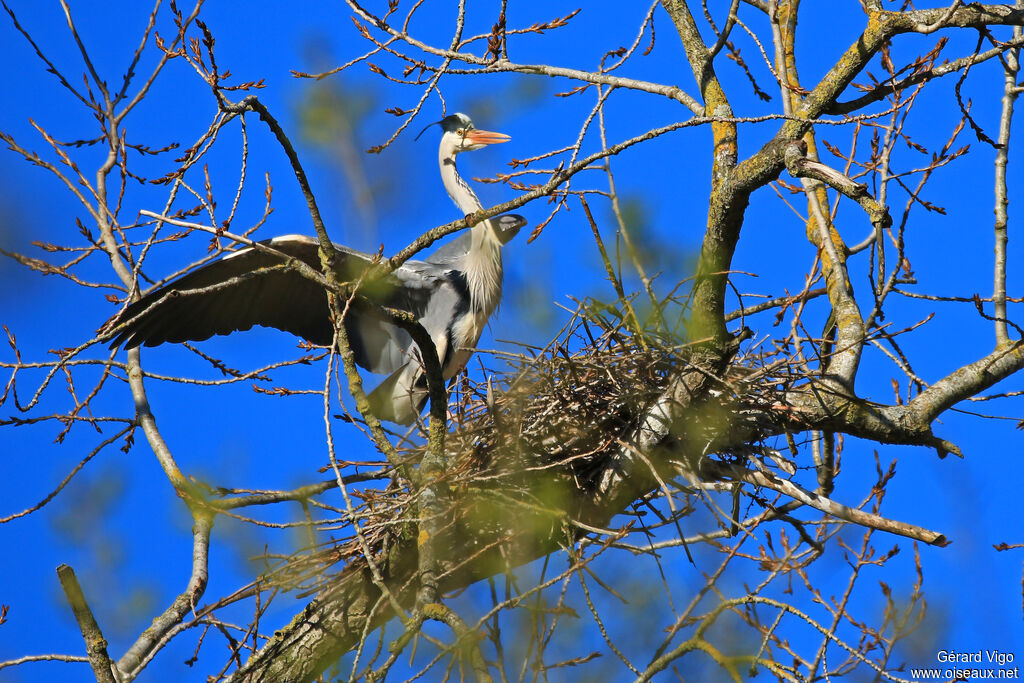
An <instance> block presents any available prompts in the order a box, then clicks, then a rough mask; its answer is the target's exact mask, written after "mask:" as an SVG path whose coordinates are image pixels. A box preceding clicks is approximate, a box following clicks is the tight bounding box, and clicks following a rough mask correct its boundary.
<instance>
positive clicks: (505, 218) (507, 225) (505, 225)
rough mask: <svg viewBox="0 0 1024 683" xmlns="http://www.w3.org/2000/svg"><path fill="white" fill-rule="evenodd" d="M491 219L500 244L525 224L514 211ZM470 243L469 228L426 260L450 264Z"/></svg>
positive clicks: (460, 255) (465, 250) (467, 248)
mask: <svg viewBox="0 0 1024 683" xmlns="http://www.w3.org/2000/svg"><path fill="white" fill-rule="evenodd" d="M491 221H493V222H494V227H495V229H496V230H497V232H498V239H500V240H501V243H502V244H508V242H509V241H510V240H511V239H512V238H513V237H515V236H516V234H517V233H518V232H519V230H520V228H522V227H523V226H524V225H526V219H525V218H523V217H522V216H519V215H517V214H514V213H506V214H502V215H500V216H495V217H494V218H492V219H491ZM472 243H473V236H472V234H471V233H470V231H469V230H466V231H464V232H463V233H462V234H461V235H459V236H458V237H457V238H455V239H454V240H452V241H451V242H448V243H447V244H444V245H442V246H441V247H439V248H438V249H437V250H435V251H434V253H432V254H431V255H430V256H428V257H427V258H426V261H427V262H428V263H438V264H450V263H452V262H453V261H455V260H456V259H458V258H460V257H462V256H464V255H465V254H466V252H468V251H469V247H470V245H471V244H472Z"/></svg>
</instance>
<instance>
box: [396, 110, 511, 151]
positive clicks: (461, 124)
mask: <svg viewBox="0 0 1024 683" xmlns="http://www.w3.org/2000/svg"><path fill="white" fill-rule="evenodd" d="M436 123H437V125H439V126H441V130H443V131H444V135H443V136H442V137H441V148H442V149H444V150H445V152H446V153H447V154H451V155H452V156H454V155H456V154H459V153H460V152H472V151H474V150H477V149H481V148H483V147H486V146H487V145H494V144H497V143H499V142H508V141H509V140H511V139H512V138H510V137H509V136H508V135H505V134H504V133H493V132H491V131H488V130H479V129H478V128H477V127H476V126H474V125H473V121H472V120H471V119H470V118H469V117H468V116H466V115H465V114H459V113H456V114H452V115H450V116H446V117H444V118H443V119H441V120H440V121H437V122H436ZM430 125H431V126H432V125H434V124H433V123H432V124H430ZM429 127H430V126H427V128H429ZM423 130H426V128H424V129H423ZM420 135H423V132H422V131H421V132H420ZM416 137H419V135H417V136H416Z"/></svg>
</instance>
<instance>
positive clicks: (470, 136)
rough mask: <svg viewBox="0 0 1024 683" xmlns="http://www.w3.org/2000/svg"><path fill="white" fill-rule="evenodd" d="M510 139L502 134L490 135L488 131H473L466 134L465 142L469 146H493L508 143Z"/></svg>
mask: <svg viewBox="0 0 1024 683" xmlns="http://www.w3.org/2000/svg"><path fill="white" fill-rule="evenodd" d="M511 139H512V138H511V137H509V136H508V135H505V134H504V133H492V132H491V131H489V130H477V129H475V128H474V129H473V130H471V131H469V132H467V133H466V137H465V141H466V142H468V143H469V144H471V145H494V144H497V143H499V142H508V141H509V140H511Z"/></svg>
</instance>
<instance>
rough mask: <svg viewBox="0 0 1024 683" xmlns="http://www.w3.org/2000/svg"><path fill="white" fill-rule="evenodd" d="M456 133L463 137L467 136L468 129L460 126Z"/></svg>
mask: <svg viewBox="0 0 1024 683" xmlns="http://www.w3.org/2000/svg"><path fill="white" fill-rule="evenodd" d="M455 134H456V135H461V136H462V137H465V136H466V129H465V128H459V129H458V130H457V131H455Z"/></svg>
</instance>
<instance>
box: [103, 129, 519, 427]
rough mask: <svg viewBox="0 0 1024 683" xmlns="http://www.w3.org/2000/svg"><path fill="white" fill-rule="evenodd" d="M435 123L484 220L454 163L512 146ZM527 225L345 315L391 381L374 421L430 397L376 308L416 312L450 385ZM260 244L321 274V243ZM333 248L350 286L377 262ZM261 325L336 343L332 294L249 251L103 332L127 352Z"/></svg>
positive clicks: (473, 239)
mask: <svg viewBox="0 0 1024 683" xmlns="http://www.w3.org/2000/svg"><path fill="white" fill-rule="evenodd" d="M437 123H438V124H439V125H440V126H441V129H442V131H443V134H442V136H441V144H440V147H439V150H438V163H439V165H440V169H441V179H442V181H443V183H444V187H445V189H446V190H447V191H448V195H449V196H450V197H451V198H452V200H453V201H454V202H455V204H456V206H458V207H459V210H460V211H462V213H463V214H470V213H473V212H475V211H479V210H481V209H482V208H483V205H482V204H481V203H480V200H479V199H478V198H477V196H476V193H474V192H473V190H472V188H470V186H469V185H468V184H467V183H466V181H465V180H463V179H462V177H461V176H460V175H459V173H458V170H457V169H456V165H455V160H456V157H457V156H458V155H459V154H461V153H462V152H467V151H472V150H477V149H481V148H483V147H485V146H486V145H491V144H496V143H500V142H507V141H508V140H509V139H510V138H509V136H507V135H504V134H502V133H493V132H489V131H484V130H478V129H477V128H475V127H474V125H473V122H472V121H471V120H470V119H469V117H468V116H466V115H465V114H452V115H451V116H447V117H445V118H444V119H442V120H441V121H438V122H437ZM431 125H434V124H431ZM428 128H429V126H428ZM424 130H426V129H424ZM421 135H422V133H421ZM417 137H418V136H417ZM525 224H526V221H525V219H523V218H522V217H521V216H517V215H514V214H506V215H502V216H498V217H496V218H493V219H488V220H484V221H481V222H479V223H477V224H476V225H474V226H473V227H472V228H471V229H470V231H469V233H468V234H464V235H462V236H460V237H459V238H458V239H456V240H455V241H454V242H452V243H450V244H447V245H445V246H443V247H441V248H440V249H438V250H437V252H435V253H434V254H433V255H431V256H430V257H428V258H427V259H425V260H423V261H413V260H410V261H407V262H406V263H405V264H403V265H402V266H400V267H399V268H397V269H396V270H395V271H394V272H392V273H391V274H390V275H389V276H388V277H387V278H385V282H384V283H383V285H382V286H378V287H374V288H372V289H371V290H370V291H368V292H367V291H363V290H360V294H361V295H362V296H363V298H364V299H367V300H369V301H370V302H371V304H370V305H367V304H366V303H365V302H363V301H357V302H355V305H354V306H352V307H350V308H349V311H348V313H347V314H346V317H345V329H346V332H347V334H348V338H349V342H350V345H351V347H352V350H353V352H354V354H355V359H356V362H357V363H358V364H359V365H360V366H362V367H364V368H366V369H367V370H370V371H371V372H375V373H381V374H388V375H389V376H388V377H387V379H385V380H384V381H383V382H382V383H381V384H380V386H378V387H377V388H376V389H375V390H374V391H373V392H372V393H371V394H370V404H371V410H372V412H373V413H374V414H375V415H377V417H379V418H381V419H385V420H390V421H392V422H397V423H400V424H410V423H411V422H413V420H415V419H416V416H417V415H418V414H419V413H420V411H421V410H422V408H423V405H424V403H425V402H426V398H427V390H426V377H425V374H424V371H423V367H422V363H421V361H420V359H419V350H418V348H417V347H416V345H415V344H414V343H413V341H412V339H411V337H410V336H409V334H408V333H407V332H405V331H404V330H401V329H400V328H398V327H396V326H394V325H392V324H390V323H388V322H386V321H385V320H384V318H383V316H382V315H381V314H380V313H379V312H378V313H377V314H376V315H375V314H374V310H373V305H372V304H373V303H376V304H380V305H386V306H389V307H393V308H398V309H402V310H406V311H410V312H412V313H414V314H415V315H416V317H417V319H418V320H419V322H420V323H421V324H422V325H423V327H424V329H425V330H426V331H427V333H428V334H429V335H430V338H431V340H432V341H433V342H434V346H435V348H436V349H437V355H438V359H439V360H440V362H441V368H442V374H443V376H444V379H445V380H448V379H450V378H452V377H454V376H455V375H456V374H458V373H459V371H461V370H462V368H463V367H465V365H466V363H467V362H468V361H469V359H470V357H471V356H472V354H473V349H474V348H475V347H476V344H477V342H478V341H479V340H480V335H481V333H482V332H483V329H484V326H485V325H486V324H487V321H488V319H489V318H490V316H491V314H492V313H494V311H495V309H496V308H497V307H498V302H499V300H500V299H501V282H502V262H501V247H502V246H503V245H504V244H505V243H506V242H508V241H509V240H510V239H512V238H513V237H514V236H515V235H516V233H517V232H518V231H519V229H520V228H521V227H522V226H523V225H525ZM263 244H265V245H267V246H270V247H273V249H275V250H277V251H278V252H281V253H283V254H285V255H287V256H288V257H291V258H297V259H301V260H302V261H304V262H305V263H307V264H309V265H310V266H312V267H313V268H316V269H317V270H319V269H320V259H319V256H318V253H317V250H318V248H319V242H318V240H316V239H315V238H312V237H306V236H302V235H285V236H282V237H275V238H273V239H270V240H267V241H265V242H263ZM335 249H336V258H335V263H336V266H335V267H336V269H337V277H338V280H339V281H342V282H352V281H355V280H357V279H358V277H359V275H360V274H361V273H362V272H363V271H365V269H366V268H367V267H368V266H369V265H370V264H371V262H372V260H373V256H371V255H370V254H366V253H363V252H359V251H355V250H353V249H348V248H346V247H341V246H337V247H335ZM253 325H262V326H265V327H274V328H277V329H280V330H285V331H287V332H291V333H293V334H296V335H298V336H300V337H302V338H304V339H307V340H309V341H311V342H313V343H314V344H319V345H322V346H326V345H329V344H331V343H332V340H333V338H334V327H333V325H332V323H331V319H330V315H329V310H328V305H327V295H326V292H325V291H324V289H323V288H322V287H320V286H319V285H317V284H316V283H314V282H313V281H311V280H309V279H307V278H305V277H302V276H301V275H299V274H298V273H297V272H295V270H294V269H289V268H283V267H282V259H281V257H280V256H275V255H273V254H268V253H266V252H264V251H261V250H259V249H256V248H254V247H244V248H241V249H239V250H237V251H235V252H232V253H231V254H229V255H227V256H225V257H224V258H221V259H218V260H216V261H213V262H211V263H209V264H206V265H204V266H201V267H199V268H197V269H195V270H193V271H191V272H189V273H187V274H185V275H183V276H182V277H180V278H178V279H176V280H174V281H172V282H170V283H169V284H167V285H165V286H163V287H160V288H158V289H156V290H155V291H151V292H149V293H147V294H146V295H145V296H143V297H142V298H141V299H139V300H138V301H136V302H134V303H132V304H130V305H129V306H127V307H126V308H125V309H124V310H123V311H122V312H121V313H120V314H119V315H118V316H116V317H115V318H114V320H112V321H111V322H110V323H108V327H106V328H105V329H110V330H115V328H119V329H116V331H114V332H111V335H112V336H113V340H112V341H111V344H110V346H111V348H116V347H117V346H119V345H123V346H124V347H125V348H126V349H130V348H134V347H136V346H139V345H145V346H156V345H158V344H162V343H165V342H184V341H202V340H204V339H208V338H210V337H211V336H213V335H214V334H222V335H226V334H230V333H231V332H235V331H240V330H248V329H250V328H251V327H252V326H253Z"/></svg>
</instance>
